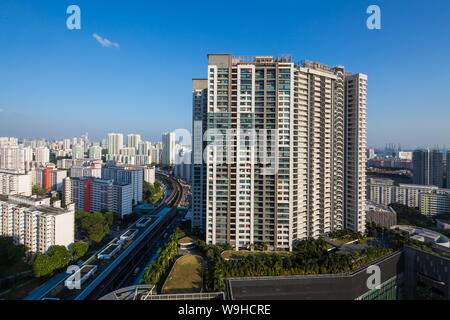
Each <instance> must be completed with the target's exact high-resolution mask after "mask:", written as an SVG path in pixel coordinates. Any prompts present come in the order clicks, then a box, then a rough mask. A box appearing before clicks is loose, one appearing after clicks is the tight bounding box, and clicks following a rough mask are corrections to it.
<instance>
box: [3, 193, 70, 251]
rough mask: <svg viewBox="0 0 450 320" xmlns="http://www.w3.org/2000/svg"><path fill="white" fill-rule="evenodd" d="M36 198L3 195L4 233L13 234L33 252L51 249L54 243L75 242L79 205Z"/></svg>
mask: <svg viewBox="0 0 450 320" xmlns="http://www.w3.org/2000/svg"><path fill="white" fill-rule="evenodd" d="M47 200H48V201H47V202H46V204H42V201H40V200H37V199H35V198H24V197H18V196H0V236H7V237H12V238H13V239H14V242H15V243H16V244H19V243H20V244H24V245H26V246H28V247H29V248H30V251H31V252H40V253H45V252H47V251H48V250H49V249H50V248H51V247H52V246H53V245H62V246H65V247H66V248H68V247H69V246H70V245H71V244H72V243H73V242H74V233H75V230H74V225H75V209H74V206H69V207H68V208H66V209H62V208H57V207H51V206H49V201H50V199H47Z"/></svg>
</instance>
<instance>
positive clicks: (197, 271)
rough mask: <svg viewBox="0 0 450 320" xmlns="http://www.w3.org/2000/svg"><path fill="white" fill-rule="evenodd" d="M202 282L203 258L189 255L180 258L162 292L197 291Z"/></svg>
mask: <svg viewBox="0 0 450 320" xmlns="http://www.w3.org/2000/svg"><path fill="white" fill-rule="evenodd" d="M201 284H202V258H201V257H200V256H197V255H187V256H184V257H181V258H179V259H178V260H177V261H176V262H175V265H174V266H173V268H172V270H171V271H170V274H169V276H168V278H167V280H166V283H165V284H164V287H163V289H162V293H163V294H165V293H196V292H200V289H201Z"/></svg>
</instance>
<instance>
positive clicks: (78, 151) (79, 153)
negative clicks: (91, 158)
mask: <svg viewBox="0 0 450 320" xmlns="http://www.w3.org/2000/svg"><path fill="white" fill-rule="evenodd" d="M72 159H84V147H83V146H82V145H80V144H77V145H75V146H73V147H72Z"/></svg>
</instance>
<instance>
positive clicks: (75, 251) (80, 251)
mask: <svg viewBox="0 0 450 320" xmlns="http://www.w3.org/2000/svg"><path fill="white" fill-rule="evenodd" d="M70 249H71V250H72V255H73V259H74V260H78V259H80V258H81V257H83V256H84V255H85V254H86V252H87V251H88V249H89V244H87V243H84V242H81V241H78V242H75V243H74V244H73V245H72V247H71V248H70Z"/></svg>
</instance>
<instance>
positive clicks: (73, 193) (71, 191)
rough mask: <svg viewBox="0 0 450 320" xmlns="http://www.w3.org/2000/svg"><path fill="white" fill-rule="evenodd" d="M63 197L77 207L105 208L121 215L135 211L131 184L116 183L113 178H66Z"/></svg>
mask: <svg viewBox="0 0 450 320" xmlns="http://www.w3.org/2000/svg"><path fill="white" fill-rule="evenodd" d="M63 199H64V202H65V203H66V204H68V203H73V204H74V205H75V208H76V209H79V210H83V211H86V212H99V211H101V210H103V209H105V210H108V211H111V212H113V213H115V214H117V215H119V216H121V217H123V216H125V215H128V214H131V213H132V211H133V207H132V199H133V188H132V185H131V184H115V183H114V182H113V181H112V180H105V179H95V178H88V177H82V178H67V179H65V180H64V194H63Z"/></svg>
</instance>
